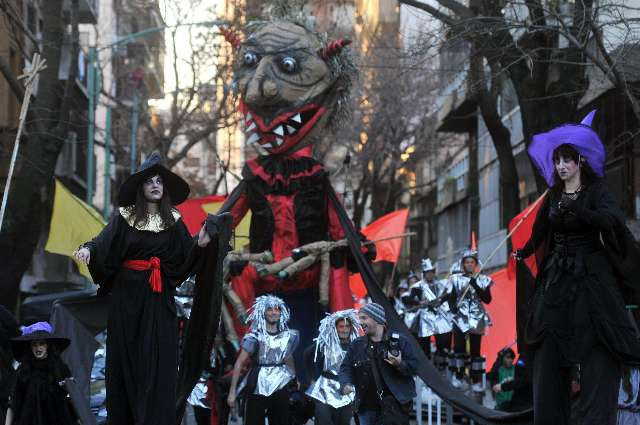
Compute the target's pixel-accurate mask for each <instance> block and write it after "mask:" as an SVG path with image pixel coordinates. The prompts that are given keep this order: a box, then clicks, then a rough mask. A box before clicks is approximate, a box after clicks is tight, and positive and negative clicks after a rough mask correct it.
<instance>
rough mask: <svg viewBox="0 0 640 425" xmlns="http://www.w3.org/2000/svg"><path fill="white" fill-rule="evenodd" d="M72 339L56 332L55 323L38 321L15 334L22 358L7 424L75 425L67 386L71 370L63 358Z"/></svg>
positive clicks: (15, 347) (15, 350)
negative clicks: (54, 331)
mask: <svg viewBox="0 0 640 425" xmlns="http://www.w3.org/2000/svg"><path fill="white" fill-rule="evenodd" d="M69 342H70V341H69V340H68V339H67V338H62V337H59V336H56V335H55V334H54V333H53V330H52V328H51V325H50V324H49V323H47V322H38V323H35V324H33V325H31V326H28V327H26V328H25V329H24V330H23V332H22V336H19V337H16V338H13V339H12V340H11V345H12V348H13V353H14V356H15V358H16V359H17V360H19V361H20V366H19V367H18V370H17V372H16V379H15V384H14V387H13V391H12V394H11V399H10V402H9V410H8V411H7V418H6V421H5V425H72V424H77V423H78V419H77V417H76V415H75V412H74V411H73V408H72V407H71V404H70V401H69V395H68V393H67V391H66V389H65V387H64V385H65V382H64V381H65V379H67V378H69V377H71V371H70V370H69V368H68V367H67V365H66V364H64V362H63V361H62V359H61V358H60V353H61V352H62V351H64V350H65V349H66V348H67V347H68V346H69Z"/></svg>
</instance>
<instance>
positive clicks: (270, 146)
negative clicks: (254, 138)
mask: <svg viewBox="0 0 640 425" xmlns="http://www.w3.org/2000/svg"><path fill="white" fill-rule="evenodd" d="M261 146H262V147H263V148H267V149H272V148H273V145H272V144H271V143H265V144H264V145H261Z"/></svg>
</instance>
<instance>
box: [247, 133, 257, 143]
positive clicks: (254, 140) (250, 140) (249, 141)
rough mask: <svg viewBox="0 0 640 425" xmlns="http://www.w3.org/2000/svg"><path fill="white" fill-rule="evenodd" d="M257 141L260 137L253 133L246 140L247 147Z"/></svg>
mask: <svg viewBox="0 0 640 425" xmlns="http://www.w3.org/2000/svg"><path fill="white" fill-rule="evenodd" d="M258 140H260V136H258V135H257V134H256V133H253V134H252V135H251V136H250V137H249V139H248V140H247V144H249V145H250V144H252V143H255V142H257V141H258Z"/></svg>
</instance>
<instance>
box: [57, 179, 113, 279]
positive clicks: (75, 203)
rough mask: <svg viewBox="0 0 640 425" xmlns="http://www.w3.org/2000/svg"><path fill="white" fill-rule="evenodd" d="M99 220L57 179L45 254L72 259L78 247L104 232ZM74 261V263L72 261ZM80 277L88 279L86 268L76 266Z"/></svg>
mask: <svg viewBox="0 0 640 425" xmlns="http://www.w3.org/2000/svg"><path fill="white" fill-rule="evenodd" d="M105 224H106V223H105V222H104V220H103V219H102V216H101V215H100V214H99V213H98V212H97V211H96V210H95V209H93V208H92V207H90V206H89V205H87V204H86V203H84V202H83V201H82V200H80V199H79V198H78V197H77V196H75V195H74V194H73V193H71V192H70V191H69V189H67V188H66V187H64V185H63V184H62V183H60V181H58V179H56V192H55V198H54V201H53V214H52V215H51V226H50V228H49V239H48V240H47V245H46V246H45V247H44V249H45V250H47V251H49V252H52V253H54V254H61V255H67V256H71V254H72V253H73V251H75V250H76V249H78V246H79V245H80V244H81V243H84V242H86V241H88V240H91V239H93V238H94V237H95V236H96V235H97V234H98V233H100V231H101V230H102V229H103V228H104V226H105ZM74 261H75V260H74ZM76 264H77V265H78V269H79V270H80V273H81V274H82V275H84V276H86V277H88V278H89V279H91V275H90V274H89V270H88V269H87V266H85V265H84V264H81V263H78V262H77V261H76Z"/></svg>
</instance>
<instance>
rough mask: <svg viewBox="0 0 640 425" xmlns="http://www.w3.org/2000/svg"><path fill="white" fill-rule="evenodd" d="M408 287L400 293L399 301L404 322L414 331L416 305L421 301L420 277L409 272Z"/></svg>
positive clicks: (416, 312) (416, 313)
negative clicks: (402, 308)
mask: <svg viewBox="0 0 640 425" xmlns="http://www.w3.org/2000/svg"><path fill="white" fill-rule="evenodd" d="M407 284H408V288H407V289H406V290H404V291H402V292H401V293H400V301H402V305H404V308H405V309H404V323H405V324H406V325H407V327H408V328H409V329H410V330H411V332H413V333H415V327H414V320H415V318H416V317H417V315H418V306H419V305H420V302H421V301H422V288H421V286H420V278H419V277H418V276H416V275H415V273H413V271H410V272H409V275H408V276H407Z"/></svg>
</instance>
